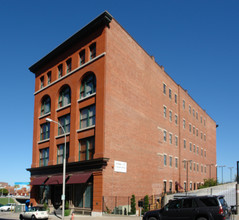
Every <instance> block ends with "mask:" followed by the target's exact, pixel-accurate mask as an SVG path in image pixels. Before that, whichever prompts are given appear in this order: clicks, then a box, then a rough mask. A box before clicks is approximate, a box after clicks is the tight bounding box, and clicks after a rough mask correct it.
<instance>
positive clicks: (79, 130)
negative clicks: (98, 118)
mask: <svg viewBox="0 0 239 220" xmlns="http://www.w3.org/2000/svg"><path fill="white" fill-rule="evenodd" d="M92 128H95V125H92V126H89V127H86V128H81V129H78V130H77V131H76V132H77V133H79V132H82V131H86V130H89V129H92Z"/></svg>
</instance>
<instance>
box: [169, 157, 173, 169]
mask: <svg viewBox="0 0 239 220" xmlns="http://www.w3.org/2000/svg"><path fill="white" fill-rule="evenodd" d="M169 166H170V167H172V166H173V158H172V156H169Z"/></svg>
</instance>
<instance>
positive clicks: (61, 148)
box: [57, 142, 69, 164]
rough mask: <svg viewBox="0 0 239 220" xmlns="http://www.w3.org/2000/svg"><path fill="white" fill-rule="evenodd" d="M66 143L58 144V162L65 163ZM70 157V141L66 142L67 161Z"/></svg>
mask: <svg viewBox="0 0 239 220" xmlns="http://www.w3.org/2000/svg"><path fill="white" fill-rule="evenodd" d="M64 148H65V143H64V144H60V145H58V146H57V164H63V158H64V153H65V152H64ZM68 158H69V142H67V143H66V162H68Z"/></svg>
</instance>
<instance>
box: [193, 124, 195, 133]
mask: <svg viewBox="0 0 239 220" xmlns="http://www.w3.org/2000/svg"><path fill="white" fill-rule="evenodd" d="M193 134H195V127H194V126H193Z"/></svg>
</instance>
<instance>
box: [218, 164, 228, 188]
mask: <svg viewBox="0 0 239 220" xmlns="http://www.w3.org/2000/svg"><path fill="white" fill-rule="evenodd" d="M217 167H221V168H222V184H223V167H226V165H222V166H217Z"/></svg>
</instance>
